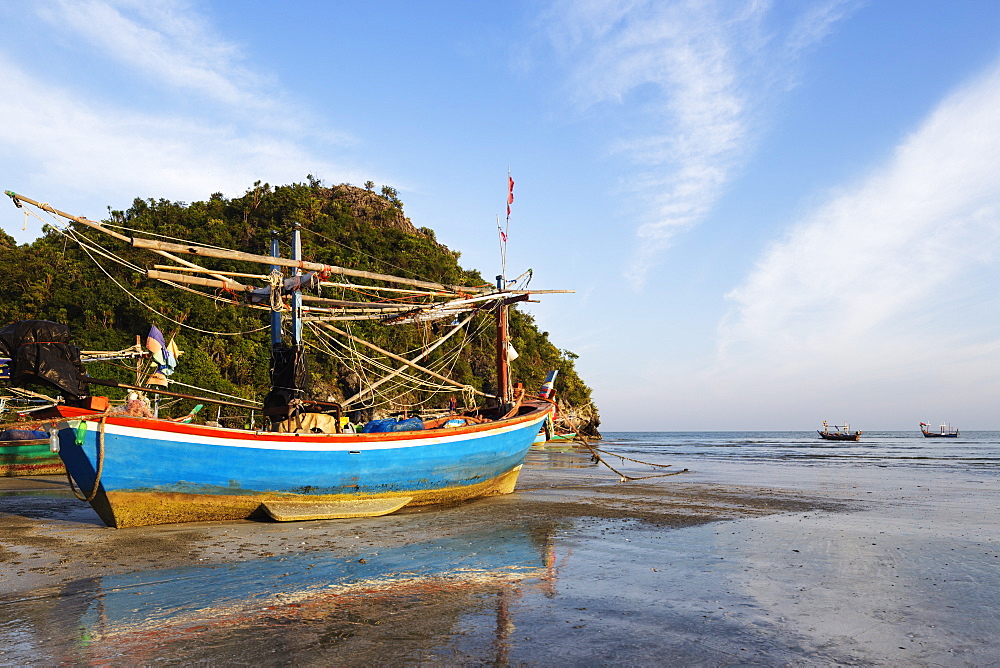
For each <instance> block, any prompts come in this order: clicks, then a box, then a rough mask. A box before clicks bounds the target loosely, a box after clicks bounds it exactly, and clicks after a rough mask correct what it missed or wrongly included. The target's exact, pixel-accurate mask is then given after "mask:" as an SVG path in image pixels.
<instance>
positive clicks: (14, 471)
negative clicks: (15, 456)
mask: <svg viewBox="0 0 1000 668" xmlns="http://www.w3.org/2000/svg"><path fill="white" fill-rule="evenodd" d="M24 475H66V467H65V466H63V465H62V462H61V461H60V462H56V463H55V464H21V463H16V464H0V478H13V477H15V476H24Z"/></svg>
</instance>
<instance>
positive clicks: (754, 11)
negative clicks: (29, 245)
mask: <svg viewBox="0 0 1000 668" xmlns="http://www.w3.org/2000/svg"><path fill="white" fill-rule="evenodd" d="M0 82H2V84H3V87H2V88H3V91H4V94H3V95H2V96H0V185H2V187H3V188H4V189H9V190H15V191H17V192H20V193H23V194H25V195H27V196H29V197H32V198H35V199H39V200H41V201H47V202H50V203H51V204H53V205H54V206H57V207H58V208H61V209H63V210H67V211H71V212H73V213H77V214H79V215H85V216H88V217H91V218H100V217H102V216H103V215H104V214H105V213H106V211H107V207H108V206H111V207H112V208H116V209H119V208H124V207H127V206H128V205H129V203H130V202H131V200H132V199H133V198H134V197H154V198H167V199H173V200H181V201H194V200H200V199H205V198H207V197H208V196H209V195H210V194H211V193H213V192H219V191H221V192H223V193H225V194H227V195H230V196H239V195H241V194H242V193H243V192H244V191H245V190H246V189H247V188H249V187H250V186H251V184H252V183H253V182H254V181H256V180H258V179H260V180H263V181H266V182H269V183H271V184H283V183H290V182H295V181H304V180H305V177H306V175H307V174H313V175H315V176H317V177H319V178H321V179H322V180H323V181H324V182H326V183H328V184H335V183H342V182H347V183H354V184H356V185H360V184H363V183H364V182H366V181H368V180H371V181H374V182H375V184H376V187H379V186H381V185H383V184H385V185H390V186H392V187H394V188H396V189H397V190H398V191H399V194H400V198H401V199H402V200H403V202H404V204H405V211H406V214H407V215H408V216H409V217H410V218H411V220H412V221H413V222H414V224H415V225H417V226H418V227H422V226H425V227H430V228H433V229H434V230H435V231H436V232H437V236H438V239H439V240H440V241H442V242H443V243H445V244H447V245H448V246H449V247H451V248H453V249H455V250H458V251H461V253H462V263H463V264H464V265H465V266H468V267H474V268H477V269H479V270H481V271H482V273H483V274H484V275H486V276H492V275H494V274H496V273H497V272H498V269H499V253H498V249H497V239H496V216H497V215H498V214H502V213H503V210H504V199H505V195H506V192H505V186H506V177H507V170H508V168H509V169H510V170H511V173H512V175H513V177H514V179H515V181H516V188H515V194H516V201H515V203H514V206H513V214H512V217H511V225H510V245H509V250H508V273H509V274H511V275H516V274H519V273H521V271H522V270H523V269H526V268H528V267H531V268H533V269H534V270H535V280H534V282H533V284H532V285H533V287H537V288H549V289H575V290H577V291H578V292H577V293H576V294H575V295H553V296H551V297H548V298H545V299H544V300H543V301H542V303H540V304H537V305H532V306H531V307H530V310H531V311H532V313H534V314H535V316H536V318H537V320H538V322H539V323H540V325H541V326H542V328H543V329H545V330H546V331H548V332H550V334H551V336H552V339H553V341H554V342H556V344H557V345H558V346H559V347H561V348H565V349H568V350H572V351H574V352H576V353H577V354H579V355H580V359H579V360H578V367H579V370H580V372H581V374H582V375H583V377H584V378H585V380H586V381H587V382H588V383H589V384H590V385H591V386H592V387H593V388H594V393H595V399H596V402H597V404H598V407H599V408H600V410H601V414H602V417H603V420H604V428H605V429H606V430H608V431H627V430H687V429H692V430H695V429H719V430H727V429H779V430H783V429H811V428H815V427H817V426H819V423H820V421H822V420H824V419H825V420H829V421H831V422H843V421H850V422H851V424H852V426H854V427H856V428H860V429H866V430H877V429H915V428H916V423H917V422H918V421H921V420H923V421H927V422H932V423H937V422H938V421H942V420H947V421H950V422H951V423H953V424H955V425H957V426H959V427H961V428H962V429H966V430H972V429H998V428H1000V415H998V413H997V411H996V403H997V399H998V398H1000V297H998V295H997V292H998V290H997V286H998V285H1000V280H998V279H1000V270H998V269H1000V257H998V256H1000V178H998V174H1000V169H998V168H1000V3H997V2H992V1H986V0H976V1H973V0H968V1H964V2H952V3H944V2H936V1H929V0H928V1H925V0H910V1H905V2H904V1H889V0H885V1H882V2H855V1H839V2H838V1H816V2H779V1H775V2H768V1H760V2H735V1H733V0H720V1H719V2H711V1H708V0H701V1H692V2H667V1H649V2H647V1H638V0H635V1H631V0H623V1H620V2H610V1H609V2H586V1H582V0H576V1H572V2H560V1H554V2H542V1H538V0H532V1H530V2H518V1H512V2H507V3H476V2H433V1H428V2H389V1H386V2H286V3H263V2H262V3H242V2H210V1H191V2H156V1H155V0H154V1H140V0H89V1H86V0H84V1H80V2H70V1H64V2H61V1H57V0H52V1H44V0H38V1H31V2H27V1H25V2H21V1H19V0H8V1H7V2H4V3H0ZM23 223H24V220H23V217H22V216H21V215H20V214H19V212H18V211H17V210H16V209H15V208H14V207H13V206H8V208H6V209H4V208H0V226H2V228H3V229H4V230H5V231H6V232H8V233H10V234H12V235H13V236H14V237H15V238H16V239H18V240H19V241H21V242H27V241H30V240H31V239H33V238H34V237H35V236H36V235H37V234H38V228H37V227H35V226H33V225H32V224H31V223H30V222H29V224H28V228H27V229H26V230H22V225H23Z"/></svg>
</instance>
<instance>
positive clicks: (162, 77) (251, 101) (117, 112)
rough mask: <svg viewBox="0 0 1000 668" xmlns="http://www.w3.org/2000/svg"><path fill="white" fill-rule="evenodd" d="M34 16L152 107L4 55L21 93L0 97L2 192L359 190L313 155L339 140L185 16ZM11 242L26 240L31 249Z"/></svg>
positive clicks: (93, 3)
mask: <svg viewBox="0 0 1000 668" xmlns="http://www.w3.org/2000/svg"><path fill="white" fill-rule="evenodd" d="M37 11H38V12H39V14H40V15H42V16H43V17H44V18H46V20H47V21H49V22H50V23H51V24H52V25H53V30H56V29H58V30H60V31H64V32H68V33H69V34H70V35H71V36H72V37H73V39H74V40H75V41H74V42H72V44H73V46H72V47H71V48H72V49H73V57H79V55H78V54H79V48H78V46H77V41H82V42H84V43H88V44H90V45H91V47H92V48H93V49H94V50H95V52H96V53H99V54H101V56H102V57H103V58H104V59H105V62H109V63H111V62H113V63H116V64H117V65H119V66H121V68H122V71H123V72H128V73H129V76H130V77H132V78H133V80H132V81H130V82H129V88H128V90H130V91H136V90H139V91H141V90H143V89H145V90H147V91H149V93H150V95H151V96H154V97H156V99H157V100H158V103H157V104H154V105H149V104H145V105H143V104H141V103H135V104H133V103H132V100H131V99H123V96H121V95H119V94H118V92H119V91H118V90H116V89H108V88H106V87H100V86H99V85H95V86H89V85H88V83H87V81H79V80H66V79H60V78H59V74H58V73H51V72H48V71H41V72H32V71H30V69H28V68H29V67H30V64H29V63H25V64H21V63H18V62H15V61H14V60H13V57H12V56H9V55H5V54H4V53H3V52H2V49H0V71H2V72H3V79H4V84H5V86H7V87H8V89H9V90H17V91H18V94H17V95H12V96H0V118H2V119H3V123H0V156H4V157H5V158H6V162H7V164H17V165H18V166H19V167H18V169H17V170H16V171H12V172H11V174H5V175H4V178H5V181H7V183H6V184H5V187H11V188H15V189H30V190H31V191H32V192H45V191H50V190H51V188H52V184H59V188H60V191H61V192H63V193H65V194H66V195H67V197H68V198H69V199H72V196H71V193H72V191H76V192H79V193H85V192H90V193H101V194H102V195H103V196H104V197H105V198H106V200H105V201H108V202H113V203H116V204H117V205H126V204H127V203H129V202H130V201H131V199H132V198H133V197H135V196H156V197H167V198H171V199H178V200H187V201H191V200H194V199H200V198H203V197H206V196H207V195H209V194H210V193H211V192H214V191H221V192H225V193H226V194H229V195H237V194H240V193H241V192H243V190H244V189H245V188H247V187H249V186H250V185H251V184H252V183H253V182H254V181H256V180H258V179H260V180H264V181H271V182H279V183H284V182H291V181H296V180H301V179H303V178H304V177H305V176H306V174H307V173H310V172H311V173H313V174H316V175H318V176H321V177H324V178H338V179H345V180H348V179H354V180H361V176H360V175H359V174H356V173H353V172H352V170H351V169H349V168H347V167H346V166H345V165H339V164H336V163H335V162H333V161H331V160H330V159H329V158H326V157H323V156H321V154H319V153H317V152H316V150H315V148H314V147H315V145H316V144H317V143H324V144H325V145H326V146H330V144H329V143H326V142H329V141H330V140H331V139H343V137H333V136H330V135H324V136H323V137H321V138H319V137H318V133H314V132H310V131H307V130H303V128H308V127H314V126H315V124H314V123H311V122H310V119H309V115H308V113H307V112H303V111H302V110H301V109H298V108H296V107H295V105H293V104H290V103H288V102H287V101H286V100H284V98H283V95H282V94H281V93H280V90H278V88H277V86H274V85H268V77H267V76H263V75H260V74H258V73H256V72H255V71H254V70H253V68H252V67H251V66H250V65H249V64H248V63H247V62H245V60H244V57H243V55H242V53H241V50H240V48H239V46H238V45H235V44H233V43H231V42H228V41H226V40H225V39H223V38H222V37H221V36H220V35H219V34H218V33H217V32H216V31H215V30H214V29H213V27H212V26H211V24H210V22H209V21H208V20H207V19H206V18H205V17H203V16H201V15H200V14H199V13H198V12H197V11H196V10H195V9H193V8H191V7H190V6H188V5H186V4H183V3H174V2H171V3H167V2H159V1H150V2H146V1H139V0H82V1H80V2H69V1H66V0H56V1H55V2H52V3H48V4H40V5H38V6H37ZM56 27H58V28H56ZM46 38H48V39H50V40H51V41H49V42H47V46H48V47H49V48H50V49H52V50H58V49H60V48H65V46H64V45H63V44H61V43H59V42H58V40H54V39H51V35H41V36H40V39H42V40H45V39H46ZM88 57H89V56H88ZM98 62H100V61H98ZM139 97H142V96H139ZM192 109H196V110H197V111H196V112H192V111H191V110H192ZM306 136H308V137H309V139H310V140H311V141H308V142H307V141H304V137H306ZM317 138H319V139H321V140H322V141H321V142H317V141H316V140H317ZM345 141H346V140H345ZM36 188H37V189H38V190H37V191H36V190H35V189H36ZM207 189H210V190H207ZM26 194H27V191H26ZM39 196H40V197H45V195H39ZM80 213H82V214H86V215H91V216H97V215H100V214H101V211H81V212H80ZM13 232H14V233H15V235H16V236H17V237H18V238H19V240H22V241H28V240H30V238H32V237H31V236H28V234H27V233H22V231H21V230H14V231H13ZM34 232H35V233H37V230H34ZM22 237H23V238H22Z"/></svg>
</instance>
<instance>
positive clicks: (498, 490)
mask: <svg viewBox="0 0 1000 668" xmlns="http://www.w3.org/2000/svg"><path fill="white" fill-rule="evenodd" d="M520 472H521V466H520V465H518V466H516V467H514V468H513V469H511V470H510V471H507V472H506V473H502V474H500V475H499V476H497V477H496V478H493V479H492V480H487V481H484V482H480V483H476V484H474V485H466V486H462V487H446V488H442V489H433V490H416V491H414V490H408V491H400V492H390V493H386V494H364V495H361V494H302V495H300V494H275V493H260V494H230V495H227V494H183V493H178V492H110V493H106V494H105V493H101V494H99V495H98V497H97V498H96V499H94V502H93V503H92V505H93V507H94V510H96V511H97V514H98V515H100V516H101V519H102V520H104V523H105V524H107V525H108V526H109V527H115V528H118V529H125V528H130V527H141V526H149V525H152V524H174V523H178V522H220V521H226V520H242V519H250V518H256V517H264V516H265V515H264V512H263V510H262V509H261V508H260V506H261V504H262V503H266V502H268V501H295V500H300V499H301V500H302V501H309V502H313V503H324V502H329V503H336V502H340V501H350V500H352V499H394V498H403V497H412V501H410V502H409V503H407V504H406V507H409V506H425V505H435V504H447V503H458V502H461V501H467V500H469V499H475V498H479V497H484V496H496V495H499V494H510V493H511V492H513V491H514V486H515V485H516V484H517V476H518V475H519V474H520Z"/></svg>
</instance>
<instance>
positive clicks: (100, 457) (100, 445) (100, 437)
mask: <svg viewBox="0 0 1000 668" xmlns="http://www.w3.org/2000/svg"><path fill="white" fill-rule="evenodd" d="M107 421H108V416H107V415H102V416H101V422H100V427H99V429H98V432H97V477H96V478H95V479H94V489H93V490H91V492H90V494H88V495H87V496H84V495H83V494H82V492H83V488H82V487H81V488H80V491H79V492H77V491H76V484H75V483H74V482H73V476H71V475H70V473H69V468H68V467H67V468H66V480H68V481H69V488H70V490H71V491H72V492H73V496H75V497H76V498H78V499H80V500H81V501H86V502H87V503H90V502H91V501H93V500H94V499H96V498H97V490H99V489H100V488H101V474H102V473H103V472H104V425H105V424H106V423H107Z"/></svg>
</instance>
